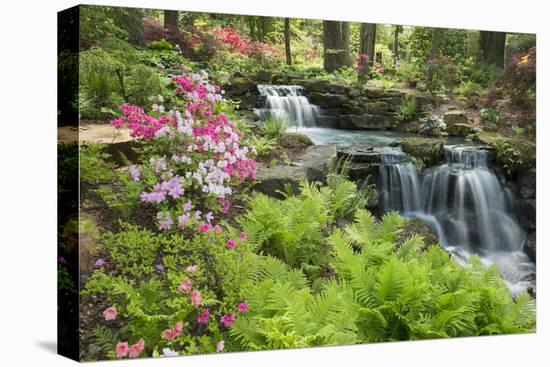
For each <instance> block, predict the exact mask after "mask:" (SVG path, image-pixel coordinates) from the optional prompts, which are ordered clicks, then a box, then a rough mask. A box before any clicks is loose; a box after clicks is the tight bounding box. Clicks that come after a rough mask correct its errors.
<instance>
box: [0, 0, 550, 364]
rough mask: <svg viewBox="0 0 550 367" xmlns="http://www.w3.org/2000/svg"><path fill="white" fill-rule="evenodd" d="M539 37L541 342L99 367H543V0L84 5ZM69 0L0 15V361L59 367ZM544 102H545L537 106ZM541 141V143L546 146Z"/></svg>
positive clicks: (19, 5) (218, 0) (385, 347)
mask: <svg viewBox="0 0 550 367" xmlns="http://www.w3.org/2000/svg"><path fill="white" fill-rule="evenodd" d="M87 3H92V4H108V5H127V6H135V7H155V8H161V9H162V8H168V9H180V10H184V9H185V10H199V11H218V12H227V13H238V14H258V15H272V16H276V15H279V16H290V17H308V18H320V19H340V20H350V21H369V22H377V23H397V24H412V25H425V26H443V27H455V28H473V29H489V30H505V31H517V32H535V33H537V34H538V37H537V42H538V50H537V54H538V55H537V58H538V60H537V61H538V70H537V89H538V91H537V92H538V93H537V115H538V116H537V121H538V124H537V136H538V139H537V148H538V172H537V173H538V174H537V186H538V187H539V190H538V193H537V207H538V209H539V210H538V213H539V214H540V215H539V216H538V223H539V225H538V249H537V251H538V252H537V259H538V279H537V283H538V292H537V294H538V298H537V307H538V327H537V334H530V335H517V336H497V337H478V338H462V339H452V340H437V341H422V342H400V343H385V344H371V345H362V346H352V347H333V348H315V349H309V350H292V351H274V352H259V353H237V354H223V355H215V356H197V357H184V358H173V359H165V360H155V361H153V360H150V359H149V360H139V361H132V362H105V363H102V365H104V366H111V365H113V366H126V365H128V366H130V365H131V366H145V365H147V366H176V365H193V366H220V365H224V366H225V365H227V366H237V365H238V366H239V367H241V366H243V367H244V366H258V365H261V366H280V365H283V366H284V365H288V366H298V365H303V366H309V365H315V366H334V365H337V366H338V365H352V364H360V365H372V366H377V365H387V366H394V365H397V364H404V365H406V366H417V365H418V366H423V367H427V366H480V365H485V366H496V365H498V366H499V367H500V366H518V365H529V366H533V365H534V366H537V365H548V364H547V363H548V357H549V354H550V353H548V349H549V345H550V343H549V341H550V338H549V337H550V335H549V322H548V314H549V310H548V308H547V306H548V286H549V285H550V279H549V278H548V270H547V268H545V267H546V266H547V264H548V259H547V256H548V255H549V254H550V251H547V250H546V249H545V247H546V246H547V245H548V243H547V242H548V239H549V236H548V229H547V228H548V227H546V225H547V223H548V219H547V218H545V217H544V214H545V212H544V211H543V210H544V209H543V208H548V207H549V206H548V194H547V188H548V186H547V185H549V184H550V182H549V181H548V169H547V168H546V167H545V160H547V159H549V155H548V151H549V146H550V144H549V141H550V140H549V139H550V133H549V131H548V130H549V129H548V124H550V120H549V119H548V118H549V113H548V102H549V101H548V98H549V93H548V87H549V78H548V74H549V73H548V67H549V64H548V61H549V53H548V41H549V39H550V34H549V33H550V24H549V23H550V20H549V19H548V14H549V12H548V9H545V5H544V3H545V2H544V1H540V0H539V1H526V0H523V1H517V0H516V1H504V0H500V1H498V0H492V1H481V0H476V1H471V0H455V1H441V0H439V1H420V0H391V1H387V0H386V1H372V0H371V1H365V0H362V1H357V0H356V1H351V0H332V1H327V2H323V3H321V0H316V1H305V0H276V1H260V0H255V1H253V0H246V1H245V0H202V1H200V0H187V1H181V0H180V1H176V0H172V1H169V0H156V1H152V0H148V1H145V0H142V1H138V0H130V1H88V2H87ZM76 4H77V3H76V2H74V1H65V0H55V1H52V0H50V1H36V2H31V1H23V0H8V1H3V2H2V12H1V18H0V40H1V42H0V76H1V77H0V88H1V90H2V93H1V94H0V134H1V138H0V149H1V155H0V185H1V187H0V195H1V196H0V210H1V211H0V213H1V216H0V218H1V222H0V223H1V224H0V256H1V258H0V271H1V276H0V308H1V309H0V337H1V340H0V365H3V366H16V365H28V366H34V365H39V366H66V365H71V364H74V362H71V361H69V360H67V359H64V358H62V357H59V356H57V355H56V354H55V340H56V283H55V281H56V278H55V276H56V272H55V269H56V230H55V229H56V12H57V11H59V10H62V9H65V8H67V7H70V6H73V5H76ZM545 102H546V103H545ZM545 143H546V144H545Z"/></svg>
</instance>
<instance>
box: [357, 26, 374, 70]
mask: <svg viewBox="0 0 550 367" xmlns="http://www.w3.org/2000/svg"><path fill="white" fill-rule="evenodd" d="M359 33H360V43H359V54H361V55H367V58H366V59H365V58H360V60H359V66H360V69H359V70H360V73H359V76H360V77H362V78H364V77H366V76H368V75H369V73H370V67H371V66H372V63H373V60H374V48H375V44H376V24H374V23H361V28H360V31H359Z"/></svg>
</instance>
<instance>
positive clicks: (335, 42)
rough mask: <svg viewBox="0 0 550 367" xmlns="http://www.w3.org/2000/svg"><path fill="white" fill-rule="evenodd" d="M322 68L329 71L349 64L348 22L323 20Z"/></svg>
mask: <svg viewBox="0 0 550 367" xmlns="http://www.w3.org/2000/svg"><path fill="white" fill-rule="evenodd" d="M323 46H324V68H325V70H326V71H328V72H329V73H332V72H334V71H335V70H338V69H340V68H341V67H343V66H349V65H350V56H349V23H348V22H338V21H332V20H325V21H323Z"/></svg>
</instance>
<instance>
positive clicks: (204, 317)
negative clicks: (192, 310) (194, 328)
mask: <svg viewBox="0 0 550 367" xmlns="http://www.w3.org/2000/svg"><path fill="white" fill-rule="evenodd" d="M209 318H210V310H209V309H208V308H206V309H205V310H204V311H202V312H201V313H200V314H199V316H198V317H197V322H198V323H199V324H206V323H207V322H208V319H209Z"/></svg>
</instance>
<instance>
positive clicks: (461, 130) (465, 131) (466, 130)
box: [447, 124, 475, 136]
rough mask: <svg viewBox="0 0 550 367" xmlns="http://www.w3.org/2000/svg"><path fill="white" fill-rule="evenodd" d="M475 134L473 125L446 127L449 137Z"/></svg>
mask: <svg viewBox="0 0 550 367" xmlns="http://www.w3.org/2000/svg"><path fill="white" fill-rule="evenodd" d="M473 132H475V126H474V125H473V124H453V125H450V126H449V127H447V133H448V134H449V135H451V136H467V135H469V134H471V133H473Z"/></svg>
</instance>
